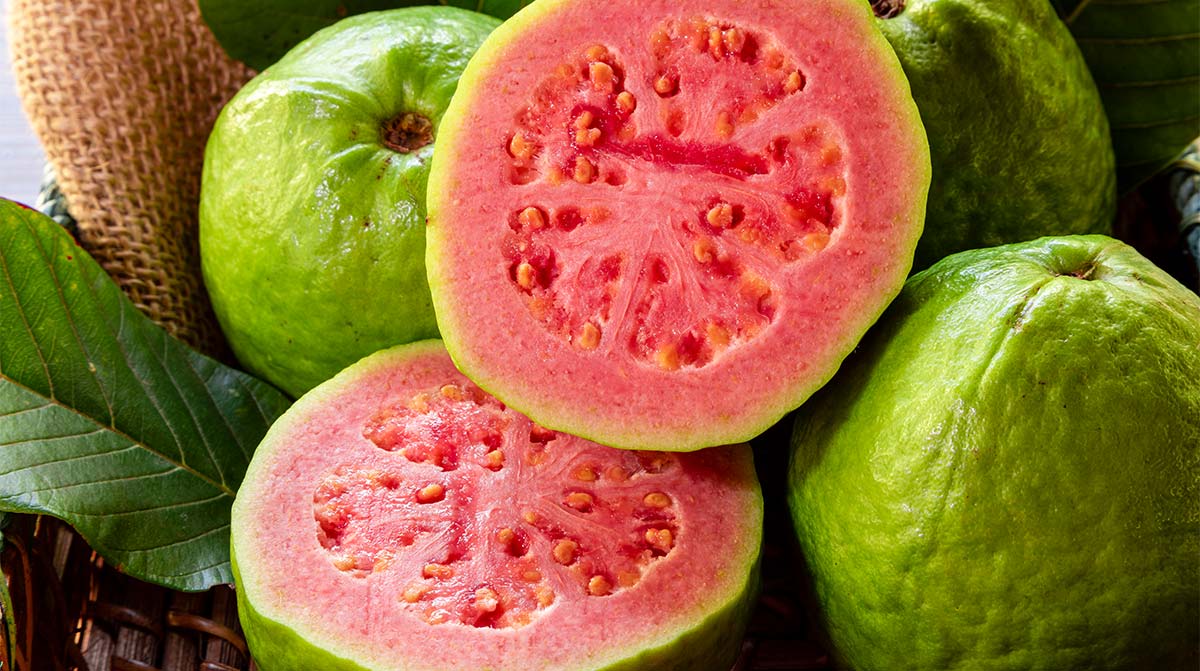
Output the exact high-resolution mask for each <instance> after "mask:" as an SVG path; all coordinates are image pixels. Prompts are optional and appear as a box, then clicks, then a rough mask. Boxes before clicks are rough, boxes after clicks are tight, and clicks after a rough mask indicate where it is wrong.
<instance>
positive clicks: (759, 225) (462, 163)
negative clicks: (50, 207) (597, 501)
mask: <svg viewBox="0 0 1200 671" xmlns="http://www.w3.org/2000/svg"><path fill="white" fill-rule="evenodd" d="M835 36H836V37H835ZM440 143H441V144H440V149H439V152H438V154H437V155H436V156H435V157H434V162H433V166H432V168H431V179H430V191H429V229H428V248H427V267H428V270H429V274H430V275H429V276H430V284H431V288H432V290H433V296H434V307H435V311H436V313H437V317H438V323H439V328H440V329H442V333H443V336H444V337H445V338H446V341H447V347H448V349H449V350H450V353H451V355H452V356H453V357H454V359H455V362H456V363H457V364H458V365H459V367H460V368H461V369H462V370H463V371H464V372H466V373H467V375H468V376H470V377H471V378H472V379H473V380H475V381H476V382H478V383H479V384H480V385H481V386H482V387H483V388H485V389H487V390H489V391H490V392H492V393H494V394H496V395H497V396H498V397H500V398H501V399H503V400H504V401H505V402H507V403H509V404H511V405H513V406H514V407H517V408H519V409H521V410H522V411H523V412H526V413H528V414H529V415H530V416H532V417H534V419H536V420H538V421H540V422H541V423H543V424H545V425H547V426H551V427H553V428H556V429H561V430H564V431H569V432H571V433H575V434H578V435H583V436H587V437H589V438H592V439H595V440H599V441H601V442H604V443H606V444H612V445H616V446H619V447H633V448H643V449H660V450H690V449H697V448H701V447H705V446H708V445H716V444H723V443H729V442H736V441H740V440H745V439H748V438H750V437H752V436H753V435H755V434H756V433H757V432H759V431H761V430H762V429H764V428H765V427H767V426H769V425H770V424H771V423H772V422H774V421H775V420H777V419H778V418H779V417H780V416H781V415H782V414H783V413H785V412H786V411H788V410H790V409H791V408H793V407H795V406H796V405H798V404H799V403H801V402H802V401H803V400H804V398H806V397H807V396H808V395H809V394H811V393H812V391H814V390H815V389H816V388H818V387H819V386H820V385H821V384H823V383H824V381H825V380H827V379H828V378H829V376H831V375H832V373H833V371H834V370H835V369H836V367H837V365H838V363H839V362H840V361H841V359H842V358H843V357H844V356H845V355H846V353H847V352H848V351H849V350H850V349H851V348H852V347H853V345H854V343H855V342H856V341H857V340H858V338H859V337H860V336H861V335H862V333H863V331H865V329H866V328H867V327H868V326H869V325H870V324H871V323H872V322H873V321H874V319H875V318H876V317H877V316H878V314H879V312H880V311H882V309H883V307H884V306H885V305H886V304H887V302H888V301H889V300H890V299H891V298H892V297H893V296H894V295H895V293H896V292H897V291H898V290H899V287H900V284H901V283H902V281H903V278H904V276H905V274H906V273H907V272H908V269H909V267H910V265H911V261H912V250H913V247H914V244H915V241H916V239H917V237H918V236H919V235H920V229H921V222H922V220H923V216H924V203H925V196H926V192H927V189H928V183H929V156H928V146H927V144H926V140H925V136H924V131H923V129H922V127H921V125H920V121H919V118H918V116H917V112H916V108H915V106H914V104H913V102H912V99H911V96H910V94H909V91H908V85H907V81H906V80H905V79H904V76H903V74H902V72H901V70H900V67H899V65H898V63H897V61H896V59H895V56H894V54H893V53H892V52H891V50H890V48H889V47H888V46H887V44H886V41H885V40H884V39H883V38H882V36H881V35H880V34H879V32H878V29H877V28H876V27H875V25H874V21H873V15H872V14H871V11H870V7H869V5H867V4H866V3H861V4H860V3H854V2H844V1H842V0H818V1H816V2H810V3H804V4H802V5H795V4H792V3H784V2H762V3H755V4H754V5H753V6H750V5H749V4H747V3H740V2H733V1H732V0H717V1H715V2H707V3H703V4H701V3H692V2H667V1H665V0H654V1H652V2H647V3H637V4H634V3H630V2H604V3H601V2H595V1H591V0H588V1H582V2H563V1H559V0H543V1H541V2H538V3H536V4H535V5H533V6H531V7H530V8H528V9H526V10H524V11H522V12H521V13H520V14H518V15H517V16H516V17H515V18H514V19H513V20H511V21H510V22H508V23H506V24H505V25H504V26H502V27H501V28H500V29H499V30H497V31H496V32H495V33H494V34H493V35H492V36H491V37H490V38H489V39H488V40H487V41H486V42H485V44H484V46H483V47H482V48H481V50H480V52H479V53H478V55H477V56H476V57H475V58H474V59H473V60H472V62H471V63H470V64H469V65H468V68H467V70H466V72H465V73H464V76H463V78H462V80H461V82H460V86H459V90H458V93H457V94H456V96H455V98H454V100H452V102H451V105H450V108H449V109H448V110H447V113H446V116H445V117H444V119H443V122H442V127H441V137H440ZM600 390H602V392H603V393H598V391H600ZM717 390H720V392H721V393H716V392H717ZM631 419H636V421H630V420H631Z"/></svg>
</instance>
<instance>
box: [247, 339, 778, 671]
mask: <svg viewBox="0 0 1200 671" xmlns="http://www.w3.org/2000/svg"><path fill="white" fill-rule="evenodd" d="M762 514H763V510H762V497H761V493H760V491H759V486H758V481H757V479H756V477H755V474H754V465H753V459H752V457H751V454H750V449H749V447H747V446H745V445H740V446H730V447H722V448H714V449H711V450H705V451H703V452H698V453H694V454H683V455H679V454H671V453H662V452H631V451H625V450H617V449H613V448H609V447H602V446H600V445H597V444H595V443H592V442H589V441H586V440H583V439H580V438H576V437H573V436H570V435H566V434H560V433H555V432H553V431H550V430H547V429H544V428H542V427H540V426H538V425H536V424H534V423H532V422H531V421H530V420H529V419H527V418H525V417H524V416H522V415H520V414H518V413H517V412H515V411H513V410H512V409H510V408H507V407H506V406H505V405H504V404H502V403H500V402H499V401H497V400H496V399H494V398H492V397H491V396H489V395H488V394H486V393H485V392H483V391H481V390H480V389H479V388H478V387H476V386H475V385H473V384H472V383H471V382H470V381H468V380H467V379H466V378H465V377H463V375H462V374H461V373H459V372H458V371H457V370H455V368H454V365H453V363H452V362H451V360H450V357H449V356H448V355H447V354H446V351H445V349H444V348H443V347H442V344H441V343H440V342H438V341H426V342H421V343H416V344H412V345H405V346H401V347H397V348H394V349H391V350H386V351H384V352H380V353H378V354H375V355H373V356H371V357H368V358H367V359H364V360H363V361H361V362H359V363H358V364H356V365H354V366H352V367H350V368H348V369H347V370H345V371H343V372H342V373H340V374H339V375H338V376H337V377H335V378H334V379H333V380H330V381H329V382H327V383H325V384H323V385H321V386H320V387H318V388H317V389H315V390H313V391H312V392H310V393H309V394H307V395H305V396H304V397H303V398H302V399H301V400H300V401H299V402H297V403H296V405H295V406H293V407H292V408H291V409H290V410H289V411H288V412H287V413H286V414H285V415H284V416H283V417H282V418H281V419H280V420H279V421H278V422H277V423H276V424H275V425H274V426H272V427H271V430H270V432H269V433H268V434H267V437H266V438H265V439H264V441H263V443H262V445H260V446H259V448H258V450H257V452H255V455H254V459H253V461H252V463H251V465H250V468H249V471H248V472H247V474H246V478H245V480H244V482H243V484H242V486H241V489H240V490H239V491H238V496H237V500H236V502H235V503H234V508H233V523H232V524H233V527H232V536H233V543H232V551H233V556H234V571H235V575H236V578H237V592H238V600H239V611H240V614H241V617H242V624H243V627H244V628H245V631H246V636H247V639H248V640H249V642H250V646H251V650H252V652H253V653H254V655H255V658H256V660H257V661H258V663H259V666H260V668H262V669H264V671H272V670H274V671H278V670H285V669H324V670H328V669H370V670H372V671H374V670H383V669H390V670H403V671H425V670H429V671H451V670H456V669H461V670H470V671H479V670H480V669H488V670H491V671H505V670H510V671H529V670H531V669H556V670H562V671H566V670H570V669H579V670H583V669H610V670H616V669H630V670H633V669H651V668H654V669H660V668H661V669H678V670H681V671H682V670H685V669H695V670H697V671H700V670H706V669H716V668H729V666H730V665H731V664H732V663H733V661H734V659H735V658H736V656H737V654H738V651H739V648H740V639H741V635H742V632H743V630H744V625H745V621H746V619H747V617H748V615H749V611H750V609H751V607H752V605H753V601H754V596H755V594H756V589H757V576H758V558H759V550H760V545H761V540H762Z"/></svg>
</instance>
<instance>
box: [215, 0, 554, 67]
mask: <svg viewBox="0 0 1200 671" xmlns="http://www.w3.org/2000/svg"><path fill="white" fill-rule="evenodd" d="M199 1H200V14H201V16H203V17H204V22H205V23H207V24H208V27H209V28H211V29H212V31H213V34H214V35H216V37H217V41H218V42H220V43H221V46H222V47H223V48H224V49H225V51H226V52H227V53H228V54H229V55H230V56H232V57H233V58H236V59H237V60H239V61H242V62H243V63H245V64H247V65H249V66H250V67H252V68H254V69H255V70H263V69H265V68H266V67H267V66H269V65H271V64H272V63H274V62H275V61H277V60H279V59H280V58H281V57H282V56H283V55H284V54H286V53H287V52H288V50H289V49H291V48H292V47H294V46H296V45H297V44H299V43H300V42H301V41H303V40H304V38H306V37H308V36H309V35H312V34H313V33H315V32H317V31H318V30H320V29H322V28H324V27H325V26H328V25H331V24H333V23H335V22H336V21H338V20H339V19H342V18H344V17H347V16H350V15H352V14H362V13H363V12H371V11H375V10H381V9H395V8H397V7H410V6H412V5H437V4H440V5H449V6H451V7H461V8H463V9H470V10H473V11H476V12H483V13H484V14H490V15H492V16H495V17H499V18H501V19H507V18H508V17H510V16H512V15H513V14H515V13H516V12H517V10H519V9H521V8H522V7H524V6H525V5H527V4H529V3H530V2H532V0H429V1H423V0H199Z"/></svg>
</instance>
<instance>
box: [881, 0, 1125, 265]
mask: <svg viewBox="0 0 1200 671" xmlns="http://www.w3.org/2000/svg"><path fill="white" fill-rule="evenodd" d="M905 4H906V7H905V9H904V11H903V12H902V13H900V14H899V15H898V16H896V17H895V18H890V19H880V20H879V27H880V29H881V30H882V31H883V34H884V35H885V36H886V37H887V39H888V41H889V42H890V43H891V45H892V47H893V49H895V51H896V55H897V56H898V57H899V58H900V62H901V64H902V65H903V67H904V73H905V74H906V75H907V76H908V81H909V84H910V85H911V86H912V93H913V99H914V100H915V101H916V103H917V108H918V109H920V111H921V120H922V121H923V122H924V124H925V129H926V131H927V132H928V133H929V148H930V153H931V155H932V161H933V181H932V183H931V184H930V187H929V203H928V209H927V213H926V218H925V232H924V233H923V234H922V236H921V240H920V242H919V243H918V245H917V252H916V259H915V261H914V264H913V267H914V269H917V270H919V269H922V268H926V267H928V266H929V265H930V264H932V263H933V262H935V261H937V260H938V259H940V258H942V257H944V256H946V255H948V254H953V253H954V252H959V251H963V250H966V249H972V248H976V247H990V246H993V245H999V244H1005V243H1012V242H1019V241H1023V240H1029V239H1032V238H1036V237H1040V236H1043V235H1068V234H1082V233H1107V232H1109V231H1110V230H1111V227H1112V221H1113V218H1114V216H1115V213H1116V175H1115V172H1114V165H1115V159H1114V156H1113V148H1112V140H1111V139H1110V136H1109V127H1108V120H1107V118H1106V117H1105V113H1104V107H1103V105H1102V103H1101V100H1100V94H1099V92H1098V91H1097V89H1096V85H1095V83H1094V82H1093V80H1092V76H1091V74H1090V73H1089V72H1088V68H1087V64H1086V63H1085V62H1084V60H1083V56H1082V55H1081V54H1080V51H1079V48H1078V47H1077V46H1076V44H1075V41H1074V39H1073V38H1072V37H1071V34H1070V33H1069V32H1068V31H1067V29H1066V27H1065V26H1064V25H1063V24H1062V22H1061V21H1060V20H1059V19H1058V16H1057V15H1056V14H1055V12H1054V9H1053V7H1052V6H1051V5H1050V3H1048V2H1026V1H1024V0H912V1H911V2H907V3H905Z"/></svg>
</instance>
